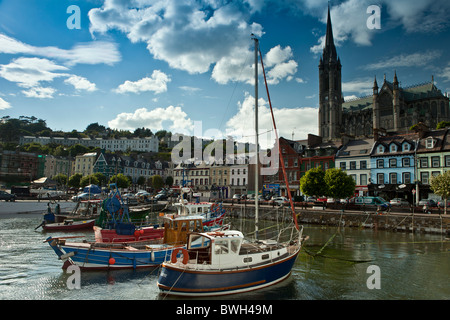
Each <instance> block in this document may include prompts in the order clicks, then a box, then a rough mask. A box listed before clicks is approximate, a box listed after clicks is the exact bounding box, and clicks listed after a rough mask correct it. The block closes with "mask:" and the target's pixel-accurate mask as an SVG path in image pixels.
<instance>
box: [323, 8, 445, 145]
mask: <svg viewBox="0 0 450 320" xmlns="http://www.w3.org/2000/svg"><path fill="white" fill-rule="evenodd" d="M341 70H342V65H341V61H340V59H339V57H338V55H337V51H336V47H335V45H334V39H333V30H332V26H331V19H330V10H329V8H328V20H327V32H326V40H325V46H324V49H323V53H322V57H321V58H320V63H319V135H320V136H321V137H322V138H323V139H324V140H336V139H340V138H341V136H342V135H343V134H346V135H350V136H354V137H355V138H362V137H372V136H373V134H374V131H377V130H381V131H386V132H398V133H405V132H408V131H409V130H410V127H411V126H412V125H415V124H417V123H419V122H422V123H424V124H425V125H427V126H428V127H429V128H431V129H434V128H436V125H437V124H438V123H439V122H441V121H450V108H449V97H448V96H447V94H445V95H444V94H443V93H442V92H441V91H440V90H439V89H438V88H437V87H436V86H435V85H434V81H433V77H431V82H428V83H422V84H419V85H415V86H411V87H407V88H402V87H400V85H399V81H398V78H397V73H396V72H395V76H394V79H393V81H392V82H389V81H387V80H386V77H385V78H384V80H383V83H380V87H378V82H377V80H376V78H375V79H374V83H373V94H372V95H369V96H366V97H362V98H358V99H353V100H349V101H344V98H343V95H342V82H341Z"/></svg>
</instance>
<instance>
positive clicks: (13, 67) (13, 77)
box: [0, 58, 68, 88]
mask: <svg viewBox="0 0 450 320" xmlns="http://www.w3.org/2000/svg"><path fill="white" fill-rule="evenodd" d="M66 70H68V69H67V68H66V67H64V66H60V65H57V64H55V63H54V62H52V61H50V60H48V59H41V58H17V59H14V60H12V62H10V63H9V64H7V65H0V76H1V77H3V78H5V79H6V80H8V81H11V82H16V83H17V84H18V85H19V86H21V87H24V88H31V87H34V86H37V85H39V84H40V82H50V81H53V79H54V78H57V77H66V76H68V74H67V73H59V72H57V71H66Z"/></svg>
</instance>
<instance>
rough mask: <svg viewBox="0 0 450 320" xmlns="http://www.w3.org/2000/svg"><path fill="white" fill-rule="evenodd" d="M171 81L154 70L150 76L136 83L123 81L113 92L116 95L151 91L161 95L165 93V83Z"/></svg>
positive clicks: (162, 73)
mask: <svg viewBox="0 0 450 320" xmlns="http://www.w3.org/2000/svg"><path fill="white" fill-rule="evenodd" d="M170 81H171V79H170V77H169V76H168V75H166V74H165V73H164V72H161V71H160V70H154V71H153V73H152V76H151V77H150V78H149V77H145V78H142V79H140V80H138V81H135V82H132V81H128V80H127V81H125V82H124V83H123V84H121V85H120V86H119V87H118V88H117V89H116V90H115V92H117V93H127V92H132V93H140V92H145V91H153V92H155V93H162V92H166V91H167V83H168V82H170Z"/></svg>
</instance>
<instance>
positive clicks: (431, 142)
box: [425, 138, 436, 149]
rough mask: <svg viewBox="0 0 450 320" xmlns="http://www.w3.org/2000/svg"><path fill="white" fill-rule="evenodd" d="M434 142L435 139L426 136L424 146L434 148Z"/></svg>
mask: <svg viewBox="0 0 450 320" xmlns="http://www.w3.org/2000/svg"><path fill="white" fill-rule="evenodd" d="M435 143H436V140H434V139H433V138H428V139H426V140H425V147H426V148H427V149H431V148H434V145H435Z"/></svg>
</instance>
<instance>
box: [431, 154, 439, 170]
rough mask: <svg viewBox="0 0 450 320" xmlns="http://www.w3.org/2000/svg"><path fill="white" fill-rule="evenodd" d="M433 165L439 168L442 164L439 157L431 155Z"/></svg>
mask: <svg viewBox="0 0 450 320" xmlns="http://www.w3.org/2000/svg"><path fill="white" fill-rule="evenodd" d="M431 166H432V167H433V168H439V167H440V166H441V161H440V159H439V157H431Z"/></svg>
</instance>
